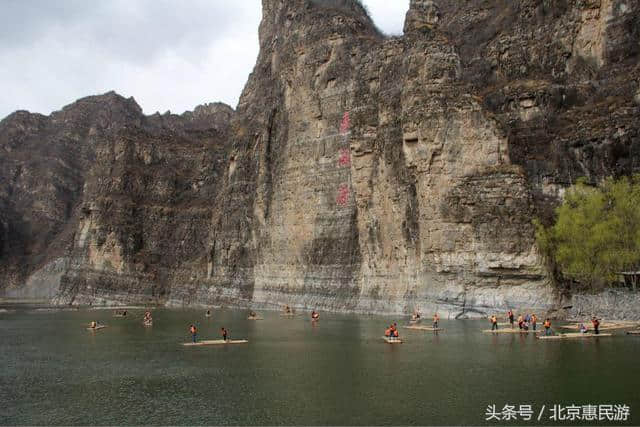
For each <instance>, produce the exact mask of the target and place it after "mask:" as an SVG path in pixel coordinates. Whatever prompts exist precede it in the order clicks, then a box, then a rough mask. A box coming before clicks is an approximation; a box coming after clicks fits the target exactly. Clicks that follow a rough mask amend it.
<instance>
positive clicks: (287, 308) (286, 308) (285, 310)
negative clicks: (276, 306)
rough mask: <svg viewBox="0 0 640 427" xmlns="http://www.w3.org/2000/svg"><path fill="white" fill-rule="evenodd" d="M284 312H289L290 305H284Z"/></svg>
mask: <svg viewBox="0 0 640 427" xmlns="http://www.w3.org/2000/svg"><path fill="white" fill-rule="evenodd" d="M284 313H285V314H291V307H289V306H288V305H285V306H284Z"/></svg>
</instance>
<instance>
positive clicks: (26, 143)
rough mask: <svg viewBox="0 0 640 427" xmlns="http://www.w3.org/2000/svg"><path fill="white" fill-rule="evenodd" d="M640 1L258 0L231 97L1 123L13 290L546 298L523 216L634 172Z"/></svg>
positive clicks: (403, 301)
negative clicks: (157, 109)
mask: <svg viewBox="0 0 640 427" xmlns="http://www.w3.org/2000/svg"><path fill="white" fill-rule="evenodd" d="M639 20H640V6H639V5H638V3H637V2H630V1H615V0H601V1H595V0H593V1H578V2H568V1H562V0H555V1H554V0H549V1H547V0H544V1H542V0H522V1H518V2H513V1H509V0H504V1H490V2H489V1H481V0H476V1H470V2H458V1H453V0H446V1H445V0H440V1H437V2H436V1H431V0H412V1H411V6H410V10H409V11H408V13H407V18H406V23H405V34H404V36H403V37H394V38H389V37H385V36H384V35H382V34H380V33H379V32H378V31H377V30H376V28H375V26H374V25H373V23H372V22H371V20H370V18H369V17H368V16H367V14H366V11H365V10H364V9H363V8H362V7H361V6H360V5H359V4H358V3H357V2H356V1H354V0H287V1H284V0H263V20H262V23H261V25H260V54H259V57H258V59H257V63H256V66H255V68H254V71H253V73H252V74H251V76H250V77H249V81H248V82H247V85H246V87H245V89H244V91H243V93H242V96H241V99H240V102H239V105H238V106H237V109H236V111H235V112H234V111H232V110H231V109H230V108H228V107H225V106H221V105H209V106H207V107H200V108H198V109H196V110H195V111H194V112H193V113H187V114H185V115H183V116H175V115H165V116H160V115H156V116H149V117H145V116H143V115H142V114H141V113H140V109H139V108H138V107H137V105H136V104H135V102H133V101H132V100H124V99H122V98H120V97H118V96H117V95H114V94H107V95H104V96H102V97H95V98H88V99H85V100H80V101H78V102H77V103H76V104H73V105H72V106H69V107H66V108H65V109H64V110H63V111H62V112H58V113H54V114H53V115H52V116H50V117H43V116H38V115H32V114H28V113H23V112H20V113H16V114H14V115H12V116H9V117H8V118H7V119H5V120H4V121H3V122H2V123H1V124H0V147H2V149H3V150H4V152H5V153H7V155H6V156H4V157H3V159H2V160H0V161H1V162H3V168H2V174H3V175H2V183H3V184H2V188H0V190H2V193H0V203H2V204H1V205H0V208H1V210H0V215H2V217H1V219H2V227H3V228H2V245H1V246H2V253H1V256H2V258H0V263H1V264H0V265H1V268H2V274H3V277H4V278H5V283H7V284H8V285H9V286H8V287H7V286H6V291H5V292H8V293H11V292H13V293H17V294H19V293H22V294H24V293H25V292H31V291H29V290H31V289H32V290H33V292H40V291H42V290H43V289H48V291H47V292H51V293H52V294H55V301H57V302H59V303H69V302H73V303H87V302H97V303H99V302H104V301H112V302H114V301H115V302H158V303H167V304H170V305H182V304H218V303H222V304H238V305H249V304H252V305H255V306H276V305H278V304H284V303H287V304H290V305H295V306H299V307H316V308H322V309H332V310H350V311H363V312H402V311H407V310H411V309H414V308H418V309H421V310H423V311H430V310H438V311H440V312H441V313H448V314H449V315H451V316H466V315H475V314H483V313H486V312H489V311H493V310H500V309H503V308H506V307H520V308H536V309H547V308H550V307H552V306H553V305H554V303H556V302H557V301H558V296H557V295H554V293H553V291H552V288H551V286H550V283H549V279H548V277H547V273H546V271H545V268H544V265H543V263H542V262H541V260H540V258H539V256H538V254H537V252H536V249H535V245H534V240H533V228H532V225H531V220H532V218H533V217H535V216H537V217H542V218H548V216H549V212H550V208H552V207H553V206H554V204H555V203H557V201H558V200H559V198H560V197H561V196H562V191H563V189H564V188H566V186H567V185H569V184H570V183H571V182H573V181H574V180H575V179H576V178H577V177H579V176H587V177H588V178H589V179H591V180H593V181H597V180H599V179H601V178H603V177H605V176H608V175H619V174H628V173H633V172H637V169H638V166H639V165H638V163H637V160H636V159H637V158H638V152H637V151H638V149H639V148H640V145H639V143H640V134H639V133H638V127H639V124H638V117H639V116H640V114H639V113H640V111H639V104H640V89H639V82H638V81H639V79H640V66H639V62H638V53H639V51H640V30H639V28H640V25H639V24H640V22H638V21H639ZM5 164H6V165H7V167H5Z"/></svg>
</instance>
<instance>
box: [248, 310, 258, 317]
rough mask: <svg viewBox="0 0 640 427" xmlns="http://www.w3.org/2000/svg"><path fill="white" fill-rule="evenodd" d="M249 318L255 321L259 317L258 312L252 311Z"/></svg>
mask: <svg viewBox="0 0 640 427" xmlns="http://www.w3.org/2000/svg"><path fill="white" fill-rule="evenodd" d="M249 317H251V318H252V319H254V318H256V317H258V315H257V314H256V312H255V311H253V310H251V311H250V312H249Z"/></svg>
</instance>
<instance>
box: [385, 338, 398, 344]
mask: <svg viewBox="0 0 640 427" xmlns="http://www.w3.org/2000/svg"><path fill="white" fill-rule="evenodd" d="M382 339H383V340H384V341H385V342H386V343H387V344H402V340H401V339H400V338H389V337H382Z"/></svg>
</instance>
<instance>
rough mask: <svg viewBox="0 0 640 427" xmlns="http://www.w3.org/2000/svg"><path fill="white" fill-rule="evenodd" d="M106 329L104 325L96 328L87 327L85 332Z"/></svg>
mask: <svg viewBox="0 0 640 427" xmlns="http://www.w3.org/2000/svg"><path fill="white" fill-rule="evenodd" d="M106 327H107V326H106V325H98V326H96V327H95V328H92V327H88V328H87V331H97V330H98V329H104V328H106Z"/></svg>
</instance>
